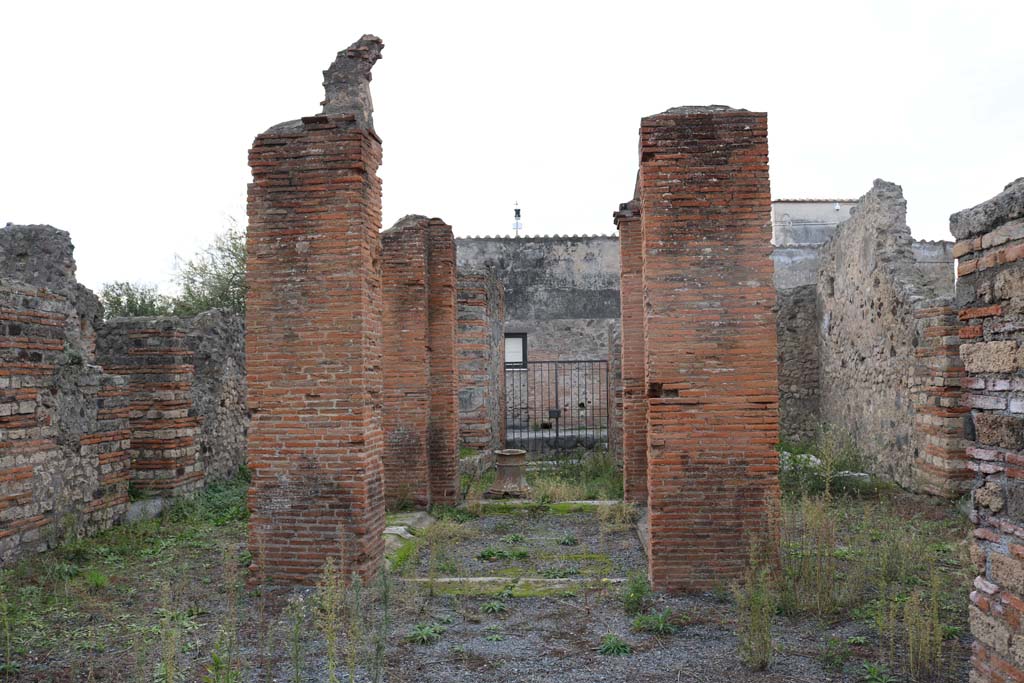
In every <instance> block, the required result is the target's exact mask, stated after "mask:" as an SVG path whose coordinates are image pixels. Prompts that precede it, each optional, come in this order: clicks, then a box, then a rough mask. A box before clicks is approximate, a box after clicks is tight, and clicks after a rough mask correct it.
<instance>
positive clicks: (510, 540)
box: [501, 534, 526, 545]
mask: <svg viewBox="0 0 1024 683" xmlns="http://www.w3.org/2000/svg"><path fill="white" fill-rule="evenodd" d="M525 540H526V538H525V537H524V536H523V535H522V534H509V535H508V536H502V537H501V542H502V543H505V544H507V545H515V544H516V543H522V542H523V541H525Z"/></svg>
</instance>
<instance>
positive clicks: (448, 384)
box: [427, 218, 459, 505]
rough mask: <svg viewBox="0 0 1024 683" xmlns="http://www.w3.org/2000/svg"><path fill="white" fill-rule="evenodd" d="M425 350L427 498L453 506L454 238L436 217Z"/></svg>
mask: <svg viewBox="0 0 1024 683" xmlns="http://www.w3.org/2000/svg"><path fill="white" fill-rule="evenodd" d="M427 233H428V239H427V274H428V276H429V282H430V288H429V292H428V308H427V310H428V312H429V327H428V346H429V353H430V421H429V424H428V429H427V435H428V438H427V444H428V448H429V450H430V453H429V463H430V498H431V503H432V504H434V505H454V504H455V503H456V502H457V500H456V499H457V494H458V478H459V453H458V450H459V447H458V437H459V410H458V385H459V382H458V370H457V366H456V361H455V237H454V235H452V229H451V226H449V225H447V224H445V222H444V221H442V220H440V219H438V218H432V219H430V222H429V223H428V225H427Z"/></svg>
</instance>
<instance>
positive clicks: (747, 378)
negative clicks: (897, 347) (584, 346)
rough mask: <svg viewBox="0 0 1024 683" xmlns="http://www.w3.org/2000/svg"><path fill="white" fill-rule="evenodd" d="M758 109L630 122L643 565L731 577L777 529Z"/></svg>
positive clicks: (664, 584) (690, 577)
mask: <svg viewBox="0 0 1024 683" xmlns="http://www.w3.org/2000/svg"><path fill="white" fill-rule="evenodd" d="M767 132H768V130H767V116H766V115H765V114H763V113H755V112H748V111H744V110H735V109H730V108H728V107H720V106H713V107H684V108H678V109H671V110H669V111H667V112H665V113H663V114H659V115H655V116H650V117H647V118H645V119H644V120H643V121H642V123H641V129H640V195H639V196H640V204H641V232H642V251H643V292H644V309H645V311H644V338H645V349H646V361H645V363H646V364H645V383H646V389H647V396H648V405H647V443H648V451H647V490H648V509H649V518H648V519H649V526H650V531H649V533H650V544H649V553H648V555H649V559H648V562H649V570H650V576H651V581H652V583H653V585H654V586H655V587H656V588H657V589H659V590H673V591H679V590H702V589H707V588H710V587H712V586H714V585H715V584H719V583H721V582H723V581H726V582H727V581H729V580H732V579H734V578H736V577H738V576H739V575H740V574H741V573H742V571H743V569H744V566H745V565H746V562H747V557H748V550H749V548H750V547H751V544H752V543H753V542H755V541H758V540H762V539H764V538H765V537H766V536H767V535H769V534H770V533H771V531H772V529H773V528H774V524H773V520H772V518H773V515H774V514H775V510H776V503H777V500H778V496H779V484H778V456H777V454H776V453H775V451H774V450H773V446H774V445H775V443H776V441H777V439H778V375H777V368H776V362H777V361H776V338H775V319H774V314H773V312H772V307H773V305H774V304H775V290H774V287H773V285H772V261H771V225H770V212H771V199H770V192H769V184H768V138H767Z"/></svg>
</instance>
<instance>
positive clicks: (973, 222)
mask: <svg viewBox="0 0 1024 683" xmlns="http://www.w3.org/2000/svg"><path fill="white" fill-rule="evenodd" d="M1022 226H1024V179H1021V180H1017V181H1016V182H1014V183H1011V184H1010V185H1008V186H1007V187H1006V189H1005V190H1004V191H1003V192H1002V193H1001V194H999V195H997V196H996V197H994V198H992V199H991V200H989V201H987V202H984V203H982V204H980V205H978V206H976V207H973V208H971V209H967V210H965V211H961V212H960V213H957V214H954V215H953V216H951V217H950V230H951V231H952V233H953V236H954V237H956V239H957V244H956V250H955V252H954V253H955V254H957V256H958V257H959V259H960V261H959V273H960V279H959V281H958V282H957V302H958V304H959V305H960V310H959V316H958V318H959V332H960V333H959V335H958V336H959V337H960V338H962V339H964V340H970V343H966V341H965V343H963V344H962V345H961V346H960V354H961V356H962V358H963V361H964V364H965V365H966V377H965V378H964V379H963V382H962V385H963V403H964V405H965V406H970V407H971V415H972V418H973V423H974V430H973V436H972V438H971V439H970V440H968V441H967V442H966V455H967V457H968V458H969V461H968V467H969V468H970V471H971V474H972V475H973V485H974V489H973V493H972V510H971V519H972V521H973V522H974V523H975V525H976V528H975V530H974V548H973V550H972V553H971V556H972V558H973V559H974V560H975V561H976V564H977V570H978V577H977V578H976V579H975V581H974V587H975V590H974V591H972V592H971V594H970V601H971V605H970V608H969V609H970V624H971V632H972V634H973V635H974V640H975V642H974V649H973V656H972V658H971V662H972V671H971V675H970V680H971V681H972V683H1003V682H1004V681H1022V680H1024V650H1022V648H1021V643H1024V629H1022V616H1024V615H1022V613H1021V612H1022V606H1024V602H1022V599H1024V580H1022V577H1024V541H1022V540H1021V539H1024V467H1022V463H1024V416H1022V415H1021V413H1022V412H1024V381H1022V380H1021V378H1020V376H1019V368H1020V364H1019V361H1018V356H1019V353H1020V350H1021V348H1022V342H1024V333H1022V331H1024V287H1022V286H1021V283H1022V282H1024V280H1022V279H1021V274H1022V273H1024V228H1022ZM949 318H950V319H949V320H947V321H945V322H946V323H947V325H944V326H943V328H942V330H941V332H935V335H936V336H937V337H940V338H943V339H946V338H948V337H950V336H952V334H953V326H954V325H955V324H956V323H954V322H953V321H952V316H949ZM947 327H948V328H949V329H946V328H947ZM950 343H951V344H952V342H950Z"/></svg>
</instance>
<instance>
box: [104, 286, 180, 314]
mask: <svg viewBox="0 0 1024 683" xmlns="http://www.w3.org/2000/svg"><path fill="white" fill-rule="evenodd" d="M100 301H102V302H103V310H104V313H105V315H106V317H107V318H122V317H135V316H143V315H170V313H171V310H172V308H173V303H172V302H171V300H170V299H169V298H167V297H166V296H164V295H163V294H161V293H160V292H158V291H157V289H156V287H155V286H153V285H145V284H138V283H132V282H110V283H107V284H105V285H103V288H102V289H100Z"/></svg>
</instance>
